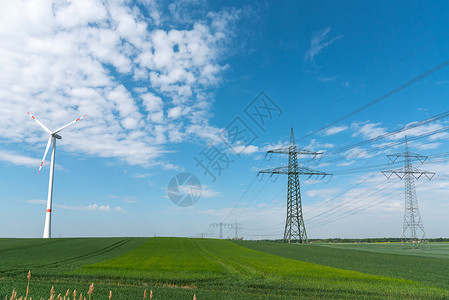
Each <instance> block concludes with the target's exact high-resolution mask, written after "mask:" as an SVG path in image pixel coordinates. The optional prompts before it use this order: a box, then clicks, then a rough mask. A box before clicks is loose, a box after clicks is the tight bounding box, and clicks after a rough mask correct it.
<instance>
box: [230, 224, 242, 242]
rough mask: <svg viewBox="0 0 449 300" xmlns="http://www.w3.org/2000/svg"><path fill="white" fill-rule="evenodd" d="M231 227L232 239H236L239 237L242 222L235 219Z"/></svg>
mask: <svg viewBox="0 0 449 300" xmlns="http://www.w3.org/2000/svg"><path fill="white" fill-rule="evenodd" d="M232 229H234V231H235V236H234V239H236V240H238V239H239V230H241V229H243V227H242V224H241V223H237V221H235V223H234V224H232Z"/></svg>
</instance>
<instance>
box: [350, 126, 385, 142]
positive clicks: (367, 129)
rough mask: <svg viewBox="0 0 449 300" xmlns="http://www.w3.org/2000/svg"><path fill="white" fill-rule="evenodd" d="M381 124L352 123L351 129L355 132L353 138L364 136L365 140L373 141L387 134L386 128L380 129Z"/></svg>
mask: <svg viewBox="0 0 449 300" xmlns="http://www.w3.org/2000/svg"><path fill="white" fill-rule="evenodd" d="M380 124H381V123H352V124H351V129H352V130H353V131H354V133H353V134H352V136H353V137H356V136H362V137H363V138H365V139H372V138H375V137H378V136H379V135H382V134H385V133H387V131H386V130H385V128H382V127H379V126H380Z"/></svg>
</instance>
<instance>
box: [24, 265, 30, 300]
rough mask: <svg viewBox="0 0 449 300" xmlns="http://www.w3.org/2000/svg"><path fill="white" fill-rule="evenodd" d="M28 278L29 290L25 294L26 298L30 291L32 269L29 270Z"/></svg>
mask: <svg viewBox="0 0 449 300" xmlns="http://www.w3.org/2000/svg"><path fill="white" fill-rule="evenodd" d="M27 279H28V284H27V291H26V294H25V300H26V299H28V293H29V292H30V279H31V271H28V275H27Z"/></svg>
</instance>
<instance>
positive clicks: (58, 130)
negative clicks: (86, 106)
mask: <svg viewBox="0 0 449 300" xmlns="http://www.w3.org/2000/svg"><path fill="white" fill-rule="evenodd" d="M85 116H87V115H84V116H82V117H81V118H78V119H76V120H75V121H72V122H70V123H69V124H67V125H64V126H62V127H61V128H58V129H56V130H55V131H54V132H52V134H54V133H58V132H60V131H61V130H63V129H64V128H66V127H68V126H70V125H72V124H73V123H75V122H78V121H79V120H81V119H82V118H84V117H85Z"/></svg>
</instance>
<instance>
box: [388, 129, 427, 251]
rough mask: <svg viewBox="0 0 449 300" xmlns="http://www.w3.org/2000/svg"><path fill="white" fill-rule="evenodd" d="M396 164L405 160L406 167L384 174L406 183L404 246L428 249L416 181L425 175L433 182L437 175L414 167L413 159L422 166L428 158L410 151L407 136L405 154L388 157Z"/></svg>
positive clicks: (403, 228)
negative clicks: (396, 177)
mask: <svg viewBox="0 0 449 300" xmlns="http://www.w3.org/2000/svg"><path fill="white" fill-rule="evenodd" d="M387 156H388V158H389V159H390V160H391V161H392V162H393V163H394V162H395V161H396V160H397V159H398V158H399V157H403V158H404V162H405V163H404V167H403V168H401V169H396V170H385V171H382V173H383V174H384V175H385V176H386V177H387V178H388V179H390V177H391V176H392V175H393V174H395V175H396V176H398V177H399V178H400V179H404V183H405V210H404V222H403V225H402V246H403V247H406V248H419V247H420V246H421V245H424V246H426V247H427V241H426V232H425V231H424V225H423V222H422V219H421V214H420V213H419V209H418V198H417V197H416V189H415V179H420V178H421V177H422V176H423V175H424V176H425V177H427V179H429V180H431V179H432V177H433V176H434V175H435V173H433V172H429V171H423V170H419V169H417V168H415V167H413V166H412V158H416V159H417V160H418V161H419V162H420V163H421V164H423V163H424V161H425V160H426V159H427V156H424V155H419V154H416V153H411V152H410V151H409V150H408V143H407V136H406V137H405V152H403V153H398V154H392V155H387Z"/></svg>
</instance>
